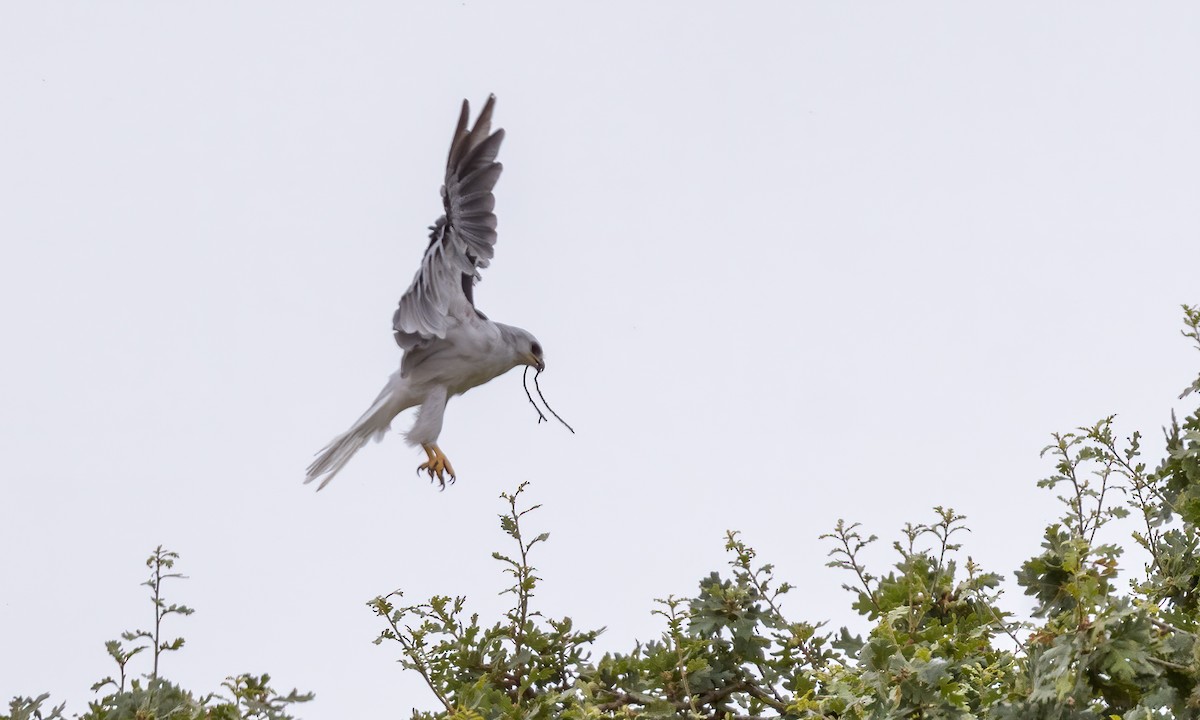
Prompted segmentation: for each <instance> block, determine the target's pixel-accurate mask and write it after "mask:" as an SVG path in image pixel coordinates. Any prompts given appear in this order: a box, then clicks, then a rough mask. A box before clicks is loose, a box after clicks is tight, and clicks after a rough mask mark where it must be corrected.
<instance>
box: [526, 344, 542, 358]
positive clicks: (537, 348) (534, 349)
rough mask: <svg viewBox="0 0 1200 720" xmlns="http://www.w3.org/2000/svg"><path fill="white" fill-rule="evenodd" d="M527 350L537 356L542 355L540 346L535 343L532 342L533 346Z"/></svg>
mask: <svg viewBox="0 0 1200 720" xmlns="http://www.w3.org/2000/svg"><path fill="white" fill-rule="evenodd" d="M529 350H530V351H531V352H532V353H533V354H534V355H536V356H538V357H541V356H542V346H541V345H539V344H537V343H534V344H533V346H532V347H531V348H529Z"/></svg>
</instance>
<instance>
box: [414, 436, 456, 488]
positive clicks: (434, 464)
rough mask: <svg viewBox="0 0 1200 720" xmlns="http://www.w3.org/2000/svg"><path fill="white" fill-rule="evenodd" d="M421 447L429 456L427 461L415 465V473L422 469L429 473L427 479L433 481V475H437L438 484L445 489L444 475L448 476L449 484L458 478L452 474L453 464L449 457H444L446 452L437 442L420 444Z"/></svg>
mask: <svg viewBox="0 0 1200 720" xmlns="http://www.w3.org/2000/svg"><path fill="white" fill-rule="evenodd" d="M421 448H422V449H423V450H424V451H425V455H426V456H428V457H429V461H428V462H423V463H421V464H420V465H418V466H417V473H418V474H420V472H421V471H422V470H424V471H425V472H427V473H429V481H430V482H433V479H434V477H435V476H436V477H437V481H438V485H440V486H441V489H442V490H445V489H446V477H445V476H446V475H449V476H450V484H451V485H453V484H454V481H455V480H457V479H458V478H456V477H455V475H454V466H453V465H451V464H450V458H448V457H446V453H444V452H442V449H441V448H440V447H438V446H437V443H430V444H429V445H422V446H421Z"/></svg>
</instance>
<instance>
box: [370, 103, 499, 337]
mask: <svg viewBox="0 0 1200 720" xmlns="http://www.w3.org/2000/svg"><path fill="white" fill-rule="evenodd" d="M495 104H496V96H495V95H490V96H488V100H487V103H486V104H485V105H484V106H483V111H482V112H480V113H479V119H477V120H476V121H475V127H473V128H471V129H470V130H467V120H468V119H469V116H470V105H469V104H468V103H467V101H466V100H463V106H462V114H461V115H459V118H458V127H457V128H456V129H455V131H454V139H453V141H452V142H451V143H450V156H449V158H448V159H447V160H446V182H445V184H444V185H442V204H443V206H444V207H445V214H444V215H442V217H440V218H438V220H437V222H436V223H434V225H433V226H432V227H431V228H430V230H431V231H432V232H430V234H429V246H428V247H427V248H425V257H424V258H423V259H422V260H421V267H420V269H419V270H417V274H416V276H415V277H414V278H413V281H412V284H411V285H409V286H408V290H406V291H405V292H404V296H403V297H401V298H400V307H398V308H397V309H396V313H395V314H394V315H393V316H392V328H393V329H394V330H395V333H396V344H397V345H399V346H400V347H402V348H404V349H405V350H409V349H412V348H413V347H415V346H416V345H417V344H418V343H420V342H421V341H422V340H426V339H429V338H434V337H438V338H441V337H445V335H446V330H447V329H448V328H449V326H450V319H451V318H459V319H461V318H462V317H465V316H467V315H468V314H471V313H475V312H477V311H476V310H475V300H474V285H475V281H476V280H478V279H479V270H480V269H481V268H485V267H487V266H488V263H489V262H490V261H491V259H492V254H493V249H492V248H493V246H494V245H495V244H496V215H495V213H493V212H492V210H493V209H494V208H495V206H496V197H495V196H494V195H493V194H492V189H493V188H494V187H495V186H496V180H498V179H499V178H500V171H501V170H502V169H503V166H501V165H500V163H498V162H496V154H497V153H498V152H499V151H500V143H501V141H503V140H504V131H503V130H497V131H496V132H494V133H492V132H491V124H492V108H493V107H494V106H495ZM489 133H491V134H489Z"/></svg>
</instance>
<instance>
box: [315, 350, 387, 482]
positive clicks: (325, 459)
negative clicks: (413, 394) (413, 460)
mask: <svg viewBox="0 0 1200 720" xmlns="http://www.w3.org/2000/svg"><path fill="white" fill-rule="evenodd" d="M403 384H404V381H403V380H402V379H401V378H400V373H399V372H397V373H396V374H395V375H393V376H392V377H391V379H390V380H388V384H387V385H385V386H384V388H383V392H381V393H379V397H377V398H375V402H374V403H372V404H371V407H370V408H369V409H368V410H367V411H366V412H365V413H363V415H362V417H360V418H359V419H358V420H357V421H356V422H355V423H354V425H352V426H351V427H350V429H349V430H347V431H346V432H344V433H342V434H341V435H338V436H337V437H336V438H334V439H333V440H331V441H330V442H329V444H328V445H326V446H325V449H323V450H321V452H320V453H318V454H317V459H316V460H313V463H312V465H309V466H308V473H307V477H305V479H304V482H305V483H306V484H307V483H310V482H312V481H313V480H316V479H317V478H319V477H321V476H322V475H324V476H325V477H324V479H322V480H321V484H320V485H318V486H317V490H320V489H321V488H323V487H325V486H326V485H328V484H329V482H330V481H331V480H333V478H334V477H336V476H337V474H338V473H339V472H341V470H342V468H343V467H345V466H346V463H348V462H350V458H352V457H354V453H356V452H358V451H359V449H360V448H362V446H363V445H366V444H367V441H368V440H372V439H373V440H375V441H376V442H378V441H380V440H382V439H383V436H384V435H386V434H387V431H388V429H389V428H391V426H392V419H393V418H395V417H396V415H398V414H399V413H400V412H401V411H402V410H404V409H405V408H407V407H411V403H406V402H405V400H406V399H407V398H405V397H404V396H405V393H403V392H402V389H403V388H402V386H403Z"/></svg>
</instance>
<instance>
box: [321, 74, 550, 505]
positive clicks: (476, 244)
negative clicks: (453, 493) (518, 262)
mask: <svg viewBox="0 0 1200 720" xmlns="http://www.w3.org/2000/svg"><path fill="white" fill-rule="evenodd" d="M495 103H496V96H494V95H492V96H489V97H488V100H487V104H485V105H484V106H483V111H482V112H480V113H479V119H478V120H476V121H475V127H473V128H471V129H470V130H468V129H467V121H468V119H469V114H470V106H469V105H468V104H467V101H466V100H464V101H463V106H462V114H461V115H459V118H458V128H457V129H456V130H455V131H454V138H453V141H452V142H451V144H450V157H449V159H448V160H447V161H446V182H445V184H444V185H442V204H443V206H444V207H445V214H444V215H442V217H440V218H438V220H437V222H436V223H434V225H433V226H432V227H431V228H430V230H431V232H430V235H429V246H428V247H427V248H426V249H425V257H424V258H423V259H422V260H421V267H420V269H418V270H417V274H416V276H415V277H414V278H413V281H412V284H411V285H409V286H408V290H406V291H405V292H404V296H403V297H401V298H400V307H399V308H397V309H396V313H395V315H393V317H392V327H393V329H394V331H395V336H396V344H398V345H399V346H400V348H401V349H402V350H403V351H404V355H403V357H402V358H401V360H400V369H399V370H397V371H396V372H395V373H393V374H392V376H391V378H389V379H388V382H387V385H385V386H384V388H383V391H382V392H381V393H379V397H377V398H376V399H375V402H374V403H372V405H371V407H370V409H368V410H367V411H366V412H365V413H363V416H362V417H360V418H359V419H358V422H356V423H354V425H353V426H352V427H351V428H350V429H349V430H347V431H346V432H345V433H343V434H341V435H339V436H338V437H336V438H334V439H333V441H332V442H330V443H329V445H327V446H326V447H325V449H324V450H322V451H321V453H320V454H319V456H318V457H317V459H316V460H315V461H313V464H312V465H310V466H309V467H308V477H307V479H306V480H305V481H304V482H306V483H309V482H312V481H313V480H316V479H318V478H321V484H320V485H319V486H318V487H317V489H318V490H320V489H321V488H323V487H325V486H326V485H327V484H329V481H330V480H333V478H334V476H335V475H337V474H338V471H340V470H341V469H342V468H343V467H344V466H345V465H346V463H347V462H348V461H349V460H350V458H351V457H352V456H353V455H354V453H355V452H357V451H358V449H359V448H361V447H362V446H363V445H365V444H366V442H367V440H370V439H372V438H374V439H376V440H379V439H381V438H382V437H383V436H384V434H386V433H387V430H388V428H389V427H390V426H391V423H392V419H393V418H395V417H396V415H397V414H399V413H400V412H401V411H402V410H406V409H408V408H410V407H414V406H418V405H419V406H420V409H419V410H418V412H417V419H416V421H415V422H414V423H413V426H412V429H410V430H409V431H408V433H407V435H406V436H405V439H406V440H407V441H408V444H409V445H420V446H421V447H422V448H423V449H424V450H425V454H426V456H428V460H427V461H426V462H424V463H422V464H421V465H420V466H419V467H418V468H417V472H420V471H422V470H424V471H426V472H428V473H429V479H430V480H433V479H434V478H435V477H436V478H437V480H438V482H439V483H440V484H441V486H442V487H445V486H446V476H447V475H448V476H449V479H450V482H454V479H455V475H454V468H453V467H452V466H451V465H450V460H449V458H447V457H446V454H445V453H443V452H442V450H441V448H439V447H438V444H437V439H438V435H439V434H440V433H441V431H442V417H443V415H444V414H445V411H446V402H447V401H448V400H449V399H450V398H452V397H454V396H455V395H461V394H463V393H465V392H466V391H468V390H470V389H471V388H473V387H475V386H477V385H482V384H484V383H486V382H487V381H489V380H491V379H492V378H495V377H499V376H500V375H503V374H504V373H506V372H508V371H509V370H511V369H513V368H514V367H517V366H518V365H526V366H530V367H534V368H536V369H537V370H538V371H541V370H542V369H544V368H545V367H546V363H545V360H544V359H543V356H542V346H541V344H539V343H538V341H537V340H536V339H535V338H534V337H533V335H531V334H529V333H528V332H526V331H525V330H522V329H521V328H518V327H512V326H511V325H503V324H501V323H497V322H492V321H491V320H489V319H488V318H487V316H486V315H484V314H483V313H482V312H480V311H479V310H477V309H476V308H475V300H474V292H473V291H474V286H475V282H476V281H477V280H479V270H480V268H485V267H487V266H488V262H489V260H491V257H492V252H493V250H492V246H493V245H495V244H496V215H495V214H494V213H493V212H492V210H493V208H494V207H495V205H496V198H495V196H494V195H493V194H492V188H494V187H495V185H496V180H497V179H498V178H499V177H500V171H501V169H502V167H501V165H500V163H498V162H496V153H497V152H498V151H499V150H500V143H501V141H502V140H503V139H504V131H503V130H497V131H496V132H494V133H493V132H491V121H492V108H493V106H494V105H495Z"/></svg>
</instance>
